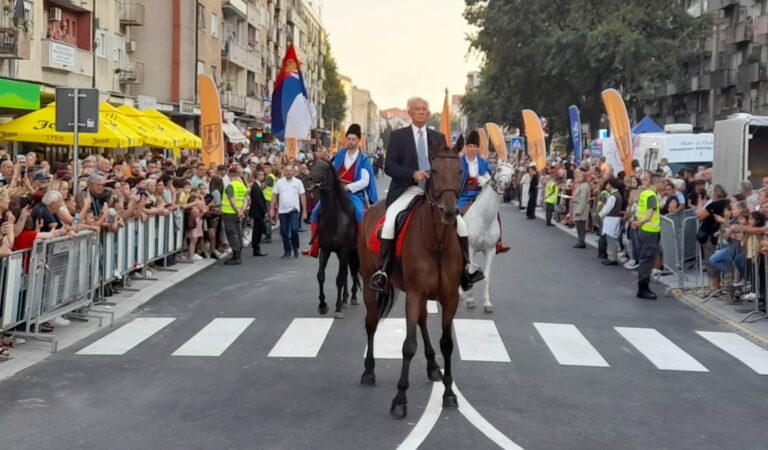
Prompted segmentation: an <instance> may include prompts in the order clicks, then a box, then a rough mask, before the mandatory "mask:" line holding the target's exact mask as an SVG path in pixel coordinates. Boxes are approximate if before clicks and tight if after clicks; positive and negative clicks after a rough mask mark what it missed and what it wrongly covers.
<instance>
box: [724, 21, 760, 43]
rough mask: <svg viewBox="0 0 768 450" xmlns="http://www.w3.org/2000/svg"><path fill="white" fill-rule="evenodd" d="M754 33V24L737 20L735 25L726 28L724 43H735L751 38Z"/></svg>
mask: <svg viewBox="0 0 768 450" xmlns="http://www.w3.org/2000/svg"><path fill="white" fill-rule="evenodd" d="M754 34H755V30H754V26H753V25H752V24H747V23H746V22H739V23H737V24H736V26H733V27H730V28H728V30H727V31H726V35H725V43H726V44H728V45H737V44H741V43H742V42H748V41H751V40H752V37H753V36H754Z"/></svg>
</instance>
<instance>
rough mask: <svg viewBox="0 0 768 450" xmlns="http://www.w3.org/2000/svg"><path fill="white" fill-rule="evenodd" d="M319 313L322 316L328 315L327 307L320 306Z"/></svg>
mask: <svg viewBox="0 0 768 450" xmlns="http://www.w3.org/2000/svg"><path fill="white" fill-rule="evenodd" d="M317 312H318V313H320V314H322V315H326V314H328V307H327V306H318V307H317Z"/></svg>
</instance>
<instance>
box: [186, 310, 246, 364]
mask: <svg viewBox="0 0 768 450" xmlns="http://www.w3.org/2000/svg"><path fill="white" fill-rule="evenodd" d="M253 320H254V319H252V318H218V319H213V320H212V321H211V322H210V323H209V324H208V325H206V326H205V328H203V329H202V330H200V331H199V332H198V333H197V334H196V335H194V336H192V338H191V339H190V340H188V341H187V342H185V343H184V345H182V346H181V347H179V349H178V350H176V351H175V352H173V356H221V354H222V353H224V351H225V350H226V349H227V348H228V347H229V346H230V345H232V343H233V342H235V339H237V337H238V336H240V335H241V334H242V333H243V331H245V329H246V328H248V326H249V325H250V324H251V323H253Z"/></svg>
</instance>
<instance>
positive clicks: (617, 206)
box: [605, 191, 624, 217]
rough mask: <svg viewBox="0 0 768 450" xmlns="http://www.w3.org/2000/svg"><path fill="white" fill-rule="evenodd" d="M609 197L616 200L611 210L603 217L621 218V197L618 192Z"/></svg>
mask: <svg viewBox="0 0 768 450" xmlns="http://www.w3.org/2000/svg"><path fill="white" fill-rule="evenodd" d="M611 197H613V198H615V199H616V200H615V202H614V204H613V209H611V210H610V211H608V214H606V215H605V217H621V210H622V209H623V207H624V199H623V198H622V197H621V194H620V193H619V191H616V192H614V193H613V194H611Z"/></svg>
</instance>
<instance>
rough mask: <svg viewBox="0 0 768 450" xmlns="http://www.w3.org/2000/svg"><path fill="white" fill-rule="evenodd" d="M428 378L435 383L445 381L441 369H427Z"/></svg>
mask: <svg viewBox="0 0 768 450" xmlns="http://www.w3.org/2000/svg"><path fill="white" fill-rule="evenodd" d="M427 378H429V381H432V382H435V383H436V382H438V381H443V372H440V369H439V368H437V369H432V370H429V369H427Z"/></svg>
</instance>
